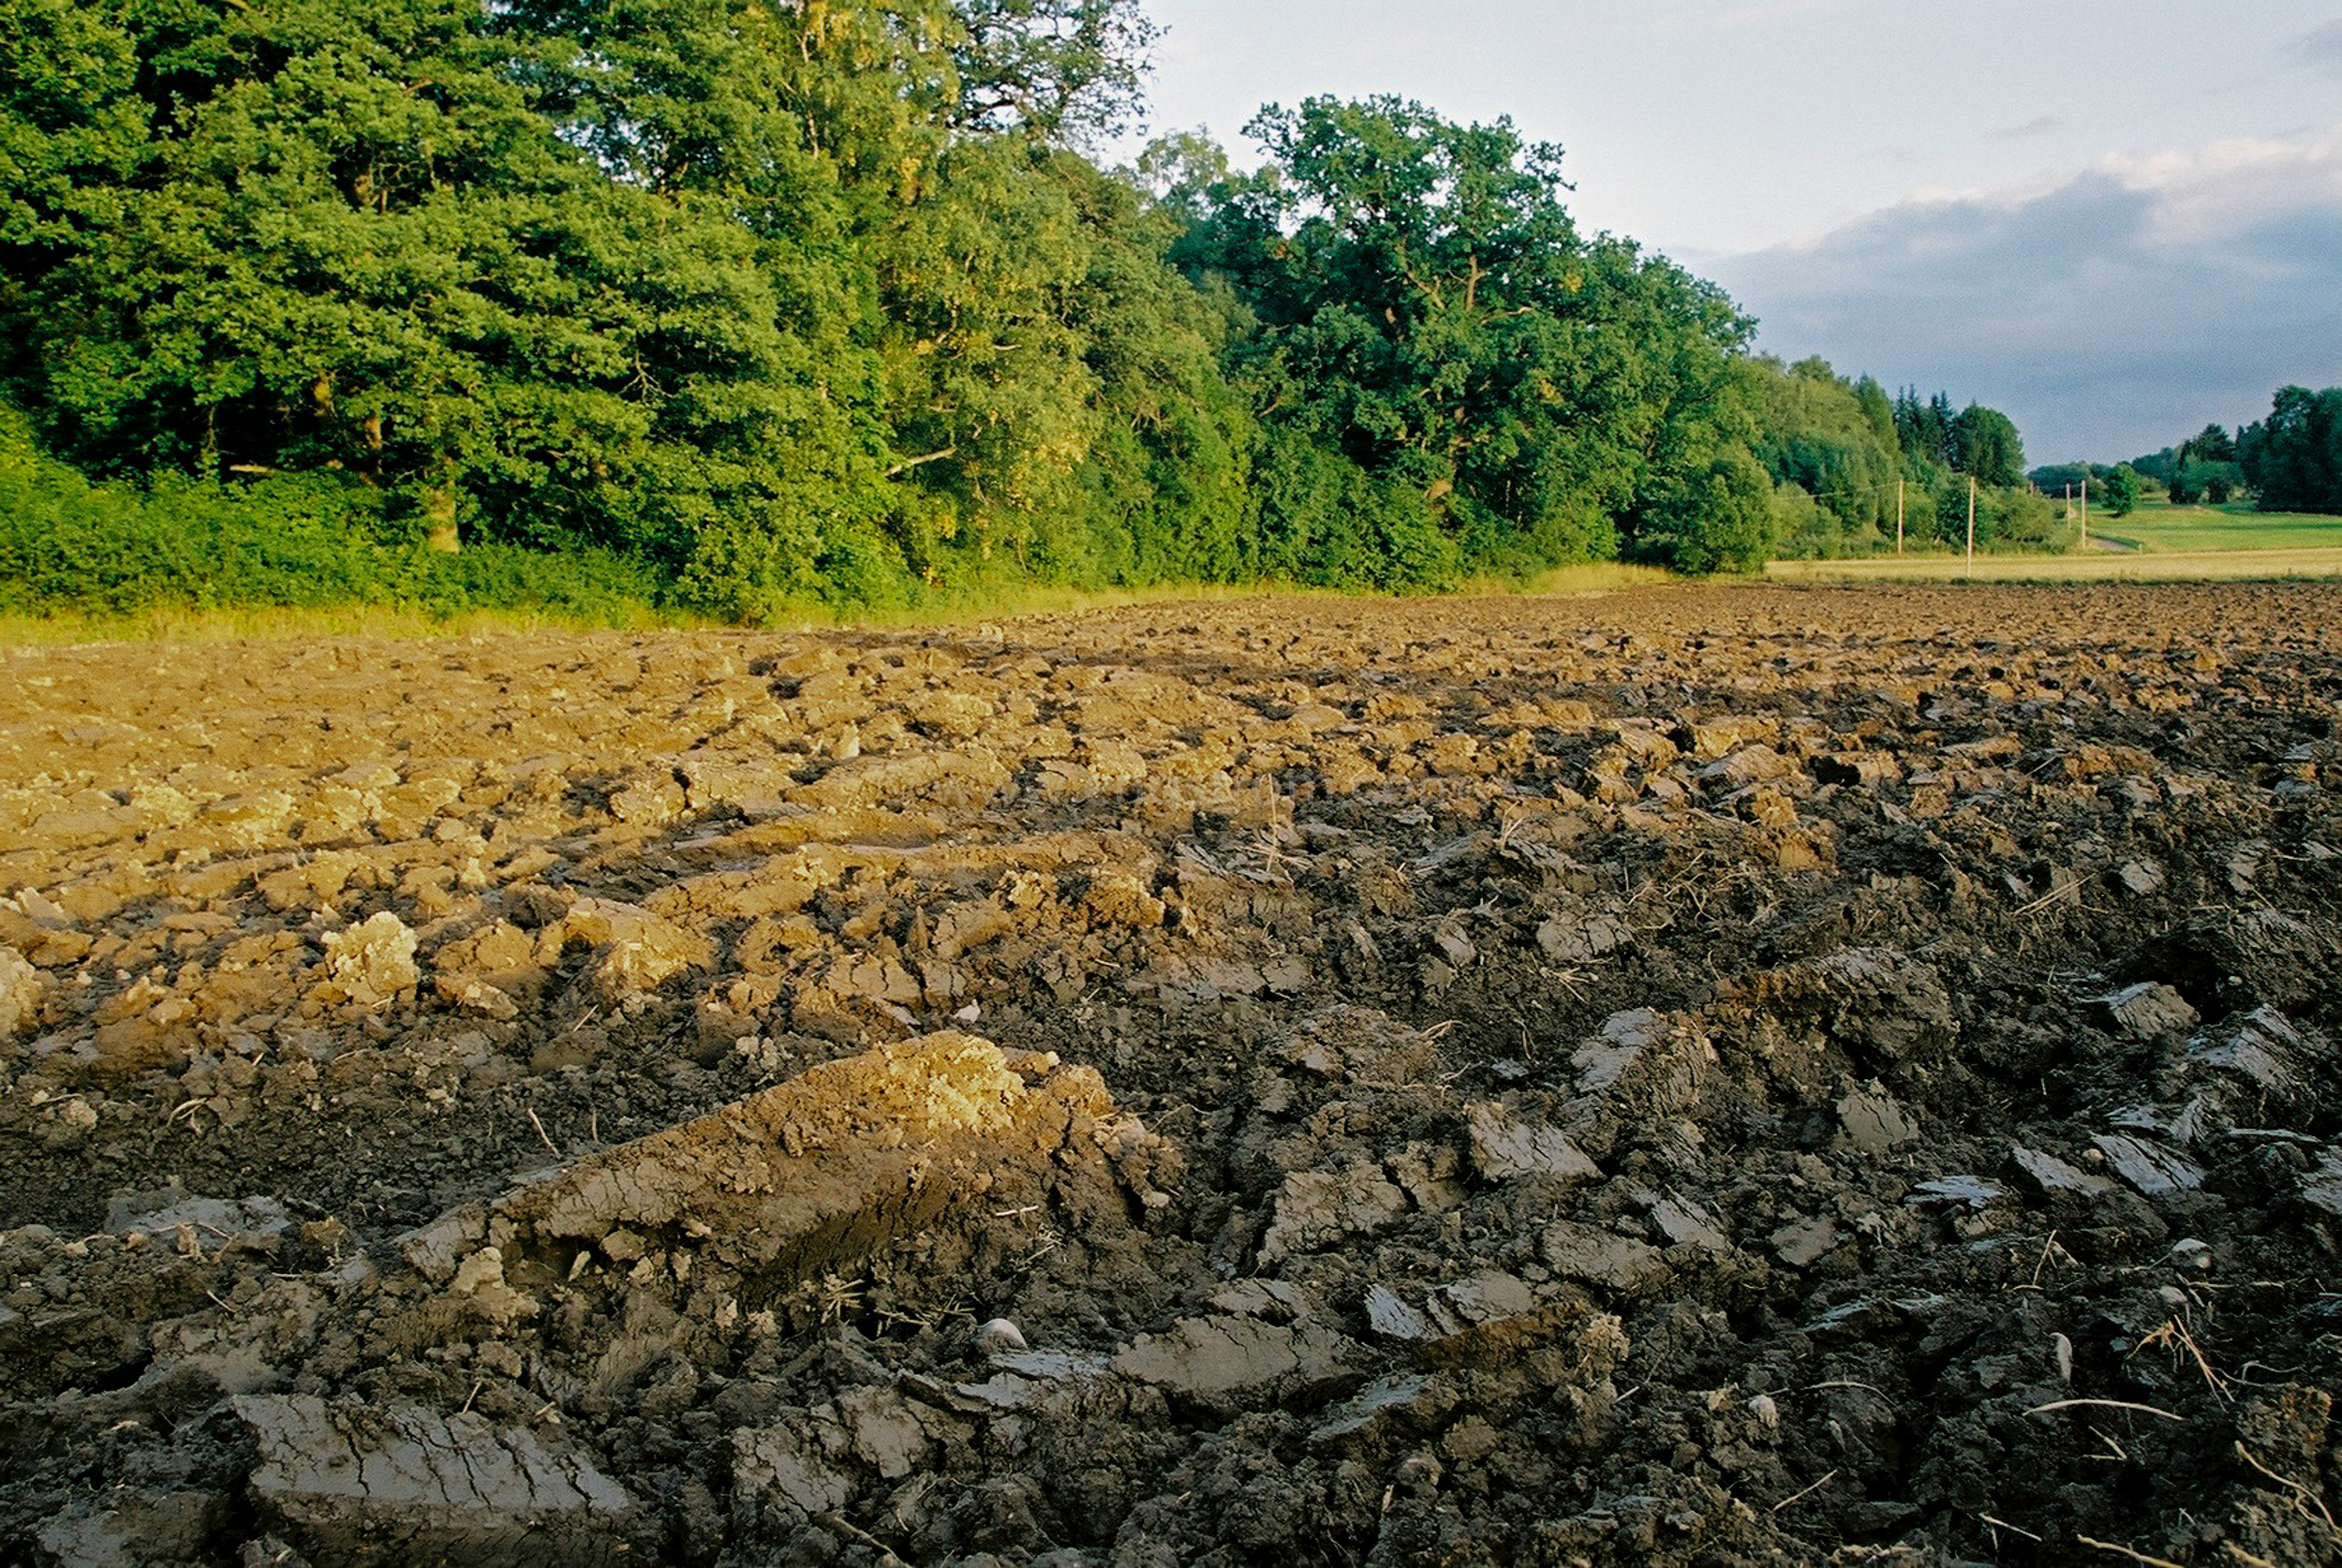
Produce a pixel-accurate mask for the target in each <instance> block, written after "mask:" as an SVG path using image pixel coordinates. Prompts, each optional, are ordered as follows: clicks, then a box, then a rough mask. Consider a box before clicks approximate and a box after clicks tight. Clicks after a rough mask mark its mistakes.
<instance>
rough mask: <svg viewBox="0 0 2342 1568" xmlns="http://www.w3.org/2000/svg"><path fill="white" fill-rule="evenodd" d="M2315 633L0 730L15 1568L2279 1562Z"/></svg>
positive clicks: (2228, 609) (1954, 616) (2087, 631)
mask: <svg viewBox="0 0 2342 1568" xmlns="http://www.w3.org/2000/svg"><path fill="white" fill-rule="evenodd" d="M2338 625H2342V587H2336V586H2332V585H2288V586H2258V587H2251V586H2226V587H2204V588H2182V587H2090V588H2082V587H2074V588H2033V589H2022V588H1988V587H1978V588H1964V589H1949V588H1948V589H1940V590H1938V589H1924V588H1901V589H1897V588H1874V589H1842V590H1841V589H1829V590H1818V589H1817V590H1805V591H1799V590H1792V589H1778V588H1741V589H1721V588H1719V589H1682V590H1662V591H1652V592H1638V593H1631V594H1621V595H1616V596H1611V597H1607V598H1593V599H1565V600H1543V601H1540V600H1525V599H1505V600H1487V601H1463V602H1456V601H1424V602H1419V603H1406V604H1399V605H1389V604H1350V603H1324V602H1316V603H1265V604H1249V605H1247V604H1224V605H1213V606H1208V607H1196V606H1185V607H1177V606H1175V607H1165V608H1160V609H1151V610H1144V611H1127V612H1117V613H1112V614H1087V615H1078V616H1068V617H1060V618H1051V619H1044V620H1037V621H1030V622H1017V623H1010V624H1004V625H1002V626H1000V627H987V628H978V629H970V630H960V631H952V632H939V633H921V632H905V633H856V634H839V635H832V636H815V635H804V636H779V635H746V634H742V635H692V636H681V635H674V636H652V637H633V636H617V635H612V636H602V637H585V636H575V637H571V636H541V637H526V638H509V639H495V640H485V641H469V642H466V641H446V642H414V643H359V642H348V643H325V644H316V645H291V644H254V645H245V646H200V645H198V646H162V647H105V648H74V649H43V650H33V651H15V652H8V653H5V654H0V669H4V671H5V678H4V679H0V891H6V892H7V893H8V894H10V895H12V896H10V897H9V898H8V899H7V901H6V902H5V903H0V1225H5V1226H9V1227H14V1228H12V1229H7V1230H0V1293H5V1294H0V1400H5V1401H6V1402H5V1408H4V1409H0V1457H5V1459H6V1463H7V1472H6V1475H5V1477H0V1561H20V1560H29V1561H35V1562H60V1563H98V1562H118V1561H119V1562H142V1561H197V1562H217V1563H239V1562H276V1563H290V1562H294V1561H307V1562H310V1563H313V1564H318V1565H319V1568H322V1565H324V1564H327V1563H340V1562H358V1561H372V1562H391V1561H516V1562H538V1561H544V1562H559V1563H563V1564H578V1563H595V1562H609V1561H679V1562H690V1563H715V1562H724V1563H737V1564H749V1563H766V1562H786V1563H841V1564H868V1563H886V1562H895V1561H904V1562H915V1563H921V1564H928V1563H945V1562H963V1563H969V1564H975V1563H981V1562H992V1561H999V1562H1025V1561H1048V1562H1050V1563H1052V1564H1054V1565H1055V1568H1074V1565H1075V1564H1093V1563H1094V1564H1102V1565H1103V1564H1113V1565H1116V1568H1149V1565H1154V1564H1169V1563H1186V1562H1208V1563H1216V1564H1234V1563H1243V1562H1260V1563H1272V1562H1273V1563H1284V1562H1301V1563H1355V1562H1386V1563H1401V1562H1446V1563H1491V1564H1493V1563H1555V1564H1561V1563H1572V1562H1682V1563H1693V1562H1710V1563H1734V1562H1751V1561H1758V1562H1763V1561H1782V1562H1807V1561H1832V1560H1834V1561H1844V1562H1911V1563H1936V1562H1955V1561H1960V1562H2011V1563H2018V1562H2030V1561H2051V1562H2101V1561H2136V1560H2139V1559H2133V1558H2125V1557H2121V1556H2119V1555H2117V1554H2115V1553H2113V1552H2111V1551H2108V1550H2106V1549H2103V1548H2102V1547H2101V1546H2097V1545H2094V1543H2105V1544H2107V1545H2108V1546H2119V1547H2121V1548H2124V1549H2126V1550H2127V1551H2129V1552H2133V1553H2139V1554H2145V1556H2146V1558H2152V1559H2163V1560H2168V1561H2173V1562H2179V1563H2184V1564H2187V1565H2189V1568H2196V1565H2199V1564H2253V1563H2261V1562H2268V1563H2282V1564H2289V1565H2290V1564H2297V1563H2311V1562H2322V1561H2333V1560H2334V1558H2335V1555H2336V1553H2337V1551H2342V1534H2337V1532H2336V1531H2335V1526H2334V1522H2333V1511H2334V1510H2335V1509H2336V1508H2342V1455H2338V1454H2337V1452H2336V1450H2335V1446H2334V1442H2333V1440H2334V1438H2335V1435H2336V1434H2335V1430H2334V1425H2333V1409H2332V1406H2333V1391H2334V1390H2335V1388H2336V1387H2337V1386H2342V1294H2335V1291H2336V1290H2338V1289H2342V1269H2337V1249H2336V1237H2337V1234H2342V1096H2338V1094H2337V1091H2342V1060H2338V1059H2337V1057H2336V1054H2335V1042H2336V1040H2337V1039H2342V951H2338V949H2337V934H2338V933H2342V867H2338V866H2337V856H2338V852H2342V788H2338V786H2342V722H2338V721H2342V708H2338V707H2337V703H2342V631H2337V630H2336V629H2335V628H2336V627H2337V626H2338Z"/></svg>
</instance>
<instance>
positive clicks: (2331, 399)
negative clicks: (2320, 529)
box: [2236, 387, 2342, 512]
mask: <svg viewBox="0 0 2342 1568" xmlns="http://www.w3.org/2000/svg"><path fill="white" fill-rule="evenodd" d="M2236 456H2237V459H2238V463H2239V466H2240V468H2241V471H2242V472H2243V475H2244V478H2245V481H2246V483H2247V484H2249V485H2251V486H2252V490H2253V494H2254V496H2255V497H2256V499H2257V500H2258V502H2259V504H2260V509H2261V510H2263V511H2319V512H2342V387H2328V388H2327V389H2326V390H2325V391H2323V392H2311V391H2309V389H2307V388H2306V387H2285V388H2282V389H2280V390H2279V391H2278V392H2277V394H2276V396H2275V399H2274V400H2273V401H2272V403H2271V405H2270V408H2269V417H2268V418H2267V419H2265V420H2263V421H2261V422H2260V423H2258V424H2250V425H2246V427H2245V428H2244V430H2243V431H2241V432H2239V433H2238V436H2237V438H2236Z"/></svg>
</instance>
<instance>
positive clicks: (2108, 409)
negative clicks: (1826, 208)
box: [1705, 126, 2342, 463]
mask: <svg viewBox="0 0 2342 1568" xmlns="http://www.w3.org/2000/svg"><path fill="white" fill-rule="evenodd" d="M1705 270H1706V271H1707V272H1708V273H1709V274H1710V275H1712V276H1713V277H1715V278H1716V279H1717V281H1719V282H1721V283H1722V284H1724V285H1725V287H1727V288H1729V289H1730V290H1731V291H1732V293H1733V294H1734V296H1735V297H1736V298H1738V299H1739V300H1740V301H1741V303H1742V304H1743V305H1744V306H1745V307H1747V308H1748V309H1749V310H1751V311H1753V312H1754V313H1755V314H1756V315H1757V316H1758V317H1759V318H1761V319H1762V322H1763V325H1762V327H1761V329H1760V332H1759V345H1760V347H1762V348H1766V349H1768V350H1770V351H1772V352H1776V353H1780V354H1782V355H1784V356H1786V357H1788V358H1792V359H1795V358H1801V357H1802V356H1804V355H1806V354H1811V353H1819V354H1821V355H1823V356H1824V357H1825V358H1827V359H1829V360H1830V361H1831V362H1832V363H1834V364H1835V365H1836V366H1837V367H1838V368H1839V370H1841V371H1842V372H1844V373H1845V374H1847V375H1855V374H1859V373H1861V372H1865V371H1867V372H1869V373H1870V374H1872V375H1875V376H1876V377H1878V378H1879V379H1880V380H1881V381H1883V382H1885V383H1887V384H1888V385H1889V386H1890V388H1891V387H1895V386H1899V385H1903V384H1905V383H1909V384H1912V385H1916V386H1919V387H1920V388H1921V389H1922V390H1924V391H1928V392H1933V391H1934V390H1936V389H1937V388H1939V387H1940V388H1942V389H1943V390H1945V391H1948V392H1950V393H1951V395H1952V397H1953V399H1954V400H1955V401H1957V402H1962V403H1964V402H1967V401H1969V400H1970V399H1974V400H1976V401H1979V402H1982V403H1986V404H1990V405H1992V406H1994V407H1998V408H2001V409H2003V410H2005V411H2006V412H2007V413H2008V415H2009V416H2010V417H2011V418H2012V419H2014V420H2015V421H2016V422H2017V425H2018V428H2019V429H2020V430H2021V431H2023V434H2024V436H2025V446H2026V451H2027V453H2028V456H2029V457H2030V459H2031V460H2032V461H2034V462H2037V463H2038V462H2047V461H2055V460H2060V459H2065V458H2069V457H2074V456H2079V455H2083V454H2085V453H2086V454H2088V455H2090V456H2093V457H2096V458H2099V459H2101V460H2109V461H2111V460H2112V459H2115V458H2120V457H2129V456H2135V455H2137V454H2138V453H2140V452H2144V451H2155V450H2157V449H2158V448H2160V447H2162V446H2164V445H2166V444H2167V443H2169V442H2170V441H2172V440H2173V439H2176V438H2177V437H2178V436H2182V435H2185V434H2186V433H2187V432H2189V431H2192V430H2196V429H2200V428H2201V427H2202V425H2203V424H2204V422H2206V421H2208V420H2216V421H2218V422H2222V423H2233V422H2238V421H2240V420H2245V419H2250V418H2255V417H2258V416H2259V415H2260V414H2261V413H2264V412H2266V411H2267V408H2268V406H2269V395H2270V393H2271V392H2274V391H2275V389H2276V388H2277V387H2279V386H2281V385H2283V384H2285V383H2287V382H2291V381H2306V382H2314V383H2315V384H2317V385H2320V386H2326V385H2331V384H2333V383H2335V381H2337V380H2342V313H2336V312H2335V309H2334V307H2333V301H2335V299H2337V298H2342V126H2336V127H2334V128H2332V129H2327V130H2323V131H2320V132H2316V133H2312V134H2308V135H2305V136H2301V137H2296V138H2290V139H2262V140H2256V141H2236V142H2225V143H2220V144H2217V145H2215V146H2211V147H2207V148H2202V149H2198V150H2195V151H2192V152H2187V153H2174V154H2165V155H2157V156H2155V157H2149V158H2138V159H2121V160H2109V161H2108V162H2107V163H2106V164H2105V165H2103V166H2101V167H2099V168H2097V169H2094V170H2088V171H2086V172H2083V173H2081V174H2077V175H2073V176H2071V177H2068V179H2066V180H2065V181H2064V183H2063V184H2059V185H2053V186H2051V187H2048V188H2037V189H2032V190H2026V191H2018V192H1970V193H1962V194H1948V195H1943V196H1940V197H1936V198H1934V199H1932V200H1912V201H1909V202H1906V203H1905V204H1903V205H1900V206H1896V207H1891V208H1889V209H1886V210H1885V211H1882V212H1877V213H1873V214H1869V215H1868V216H1866V217H1863V218H1860V219H1858V220H1857V221H1855V222H1853V223H1851V224H1848V225H1846V226H1845V227H1844V228H1842V229H1836V230H1833V231H1832V232H1831V233H1828V234H1825V235H1822V236H1821V237H1819V238H1818V239H1816V240H1813V241H1810V242H1807V243H1804V244H1795V245H1784V246H1779V247H1776V248H1773V249H1771V250H1766V251H1760V252H1756V253H1755V254H1752V255H1744V256H1740V257H1732V258H1726V259H1722V260H1720V261H1714V262H1712V263H1710V264H1709V265H1708V266H1707V267H1706V269H1705Z"/></svg>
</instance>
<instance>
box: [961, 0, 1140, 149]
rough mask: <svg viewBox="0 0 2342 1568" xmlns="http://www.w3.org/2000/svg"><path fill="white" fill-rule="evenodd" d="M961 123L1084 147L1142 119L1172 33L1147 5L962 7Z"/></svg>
mask: <svg viewBox="0 0 2342 1568" xmlns="http://www.w3.org/2000/svg"><path fill="white" fill-rule="evenodd" d="M957 10H958V17H959V23H960V31H959V36H958V37H957V38H956V40H955V42H954V44H953V49H952V54H953V59H954V61H955V63H956V66H957V67H958V72H959V95H958V103H957V106H956V109H955V111H954V113H953V119H954V122H955V123H956V124H957V125H960V126H968V127H971V128H977V129H985V130H1011V129H1014V130H1022V131H1024V132H1026V133H1028V134H1030V135H1032V136H1036V137H1039V138H1041V139H1043V140H1045V141H1072V142H1075V143H1080V142H1084V141H1089V140H1090V139H1091V138H1094V137H1100V136H1108V135H1112V134H1113V133H1115V132H1117V131H1119V130H1121V129H1123V128H1124V127H1125V126H1128V125H1130V124H1131V122H1133V121H1134V120H1135V119H1137V118H1138V116H1139V113H1140V111H1141V109H1142V107H1143V105H1142V103H1141V95H1140V83H1141V81H1142V80H1143V79H1144V77H1145V76H1146V73H1147V56H1148V52H1149V50H1151V49H1152V48H1153V47H1154V44H1155V42H1156V40H1157V39H1158V38H1159V37H1161V36H1162V29H1160V28H1159V27H1157V26H1156V25H1155V24H1154V23H1153V22H1150V21H1149V20H1148V19H1147V16H1146V13H1145V12H1143V11H1142V10H1141V9H1140V8H1139V0H959V4H958V7H957Z"/></svg>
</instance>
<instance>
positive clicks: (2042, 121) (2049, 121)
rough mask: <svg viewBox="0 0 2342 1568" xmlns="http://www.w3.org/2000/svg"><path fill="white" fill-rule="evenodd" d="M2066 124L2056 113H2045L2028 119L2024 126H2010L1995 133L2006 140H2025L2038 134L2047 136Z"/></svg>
mask: <svg viewBox="0 0 2342 1568" xmlns="http://www.w3.org/2000/svg"><path fill="white" fill-rule="evenodd" d="M2065 124H2066V122H2065V121H2063V120H2061V119H2059V118H2058V117H2057V116H2056V115H2054V114H2044V115H2041V116H2040V117H2039V118H2038V119H2033V120H2027V121H2026V122H2025V123H2024V124H2023V125H2022V126H2008V127H2007V128H2006V129H2003V130H1996V131H1994V133H1993V134H1994V136H1997V137H1999V138H2000V139H2001V140H2002V141H2025V140H2028V139H2029V138H2032V137H2036V136H2047V135H2048V134H2049V133H2050V132H2052V131H2053V130H2058V129H2061V128H2063V127H2064V126H2065Z"/></svg>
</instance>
